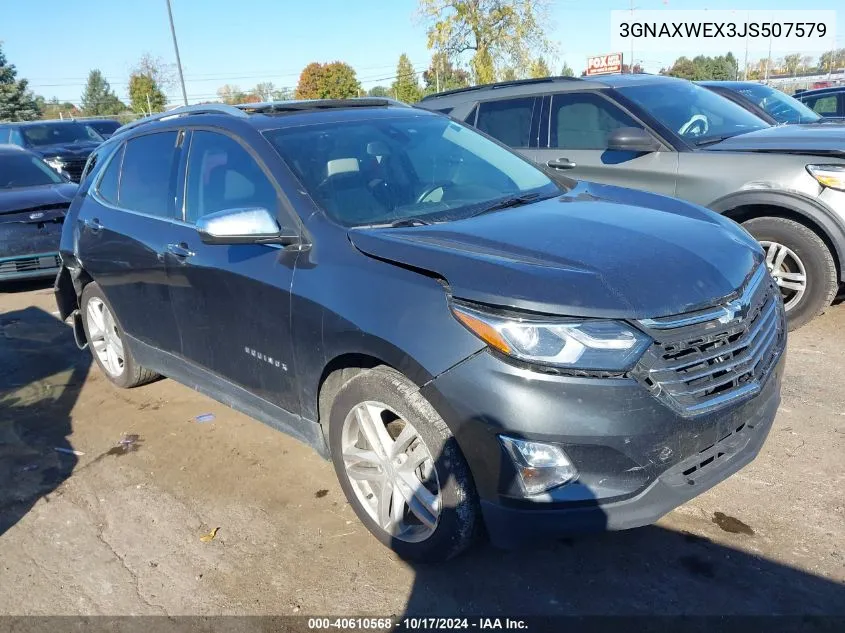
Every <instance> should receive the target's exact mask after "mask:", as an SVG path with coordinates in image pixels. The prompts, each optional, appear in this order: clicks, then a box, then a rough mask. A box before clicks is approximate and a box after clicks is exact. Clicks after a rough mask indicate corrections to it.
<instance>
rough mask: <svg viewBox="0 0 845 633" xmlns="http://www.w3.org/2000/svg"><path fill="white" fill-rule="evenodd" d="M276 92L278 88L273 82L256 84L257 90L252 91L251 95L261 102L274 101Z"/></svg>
mask: <svg viewBox="0 0 845 633" xmlns="http://www.w3.org/2000/svg"><path fill="white" fill-rule="evenodd" d="M275 92H276V86H274V85H273V82H272V81H265V82H262V83H258V84H255V88H253V89H252V90H251V91H250V94H253V95H255V96H256V97H258V100H259V101H273V98H274V97H273V94H274V93H275Z"/></svg>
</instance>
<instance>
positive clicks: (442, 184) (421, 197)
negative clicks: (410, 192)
mask: <svg viewBox="0 0 845 633" xmlns="http://www.w3.org/2000/svg"><path fill="white" fill-rule="evenodd" d="M452 184H453V183H451V182H436V183H434V184H432V185H429V186H428V187H426V188H425V189H423V191H422V193H421V194H420V195H418V196H417V201H416V202H415V203H414V204H422V203H423V202H425V201H426V198H428V197H429V196H430V195H431V194H433V193H434V192H435V191H437V190H438V189H442V190H443V191H444V192H445V191H446V188H447V187H451V186H452Z"/></svg>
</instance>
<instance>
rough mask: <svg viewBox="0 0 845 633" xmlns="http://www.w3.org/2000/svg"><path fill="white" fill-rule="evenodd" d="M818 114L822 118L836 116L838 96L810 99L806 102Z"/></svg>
mask: <svg viewBox="0 0 845 633" xmlns="http://www.w3.org/2000/svg"><path fill="white" fill-rule="evenodd" d="M806 103H807V105H808V106H810V107H811V108H812V109H813V111H814V112H815V113H816V114H820V115H822V116H836V95H826V96H824V97H810V98H809V99H807V101H806Z"/></svg>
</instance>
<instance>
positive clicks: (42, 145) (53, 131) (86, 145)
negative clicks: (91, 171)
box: [0, 121, 103, 182]
mask: <svg viewBox="0 0 845 633" xmlns="http://www.w3.org/2000/svg"><path fill="white" fill-rule="evenodd" d="M102 142H103V137H102V136H100V135H99V134H98V133H97V131H96V130H94V128H92V127H89V126H87V125H85V124H84V123H80V122H78V121H27V122H23V123H0V143H11V144H12V145H18V146H20V147H25V148H26V149H28V150H30V151H31V152H33V153H35V154H38V155H39V156H40V157H41V158H43V159H44V160H45V161H46V162H47V164H48V165H50V167H52V168H53V169H55V170H56V171H58V172H61V173H63V174H65V175H66V176H68V177H69V178H70V179H71V180H73V181H74V182H76V181H78V180H79V177H80V176H81V175H82V169H83V168H84V167H85V161H86V160H87V159H88V155H89V154H90V153H91V152H92V151H93V150H94V148H95V147H97V146H98V145H99V144H100V143H102Z"/></svg>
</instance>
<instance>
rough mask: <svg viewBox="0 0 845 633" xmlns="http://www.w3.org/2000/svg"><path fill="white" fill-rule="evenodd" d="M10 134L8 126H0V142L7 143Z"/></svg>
mask: <svg viewBox="0 0 845 633" xmlns="http://www.w3.org/2000/svg"><path fill="white" fill-rule="evenodd" d="M10 135H11V130H10V129H9V128H7V127H6V128H2V127H0V143H8V142H9V137H10Z"/></svg>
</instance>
